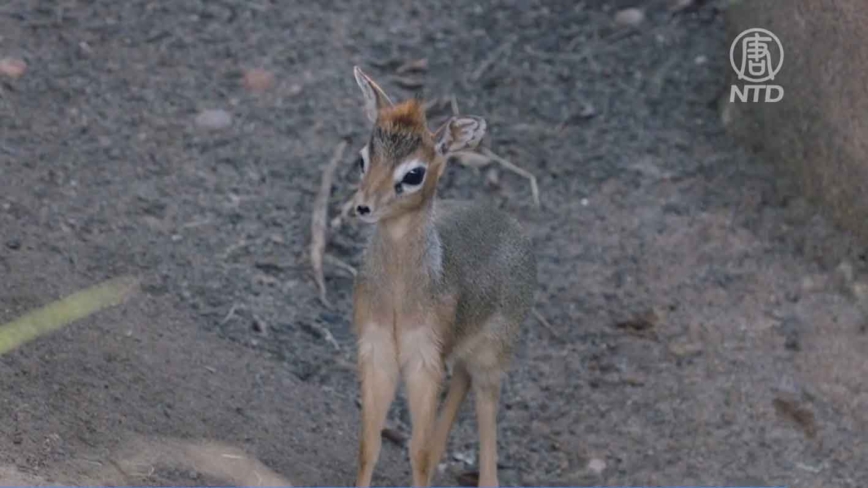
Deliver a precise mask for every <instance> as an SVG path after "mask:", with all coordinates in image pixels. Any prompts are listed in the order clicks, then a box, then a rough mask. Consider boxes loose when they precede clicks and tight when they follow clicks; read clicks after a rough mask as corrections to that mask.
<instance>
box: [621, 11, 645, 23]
mask: <svg viewBox="0 0 868 488" xmlns="http://www.w3.org/2000/svg"><path fill="white" fill-rule="evenodd" d="M644 21H645V12H643V11H642V10H641V9H638V8H625V9H624V10H619V11H618V13H616V14H615V23H616V24H620V25H627V26H631V27H636V26H637V25H639V24H641V23H642V22H644Z"/></svg>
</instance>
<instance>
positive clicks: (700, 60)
mask: <svg viewBox="0 0 868 488" xmlns="http://www.w3.org/2000/svg"><path fill="white" fill-rule="evenodd" d="M693 62H694V64H696V65H698V66H702V65H703V64H705V63H707V62H708V57H707V56H705V55H702V54H700V55H699V56H696V58H694V59H693Z"/></svg>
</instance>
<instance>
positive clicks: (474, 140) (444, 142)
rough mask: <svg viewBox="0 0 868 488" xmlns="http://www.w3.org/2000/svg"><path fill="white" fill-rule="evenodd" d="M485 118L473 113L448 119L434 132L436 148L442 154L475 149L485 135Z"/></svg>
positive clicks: (446, 154)
mask: <svg viewBox="0 0 868 488" xmlns="http://www.w3.org/2000/svg"><path fill="white" fill-rule="evenodd" d="M486 127H487V126H486V123H485V119H483V118H482V117H475V116H472V115H460V116H456V117H452V118H451V119H449V120H447V121H446V122H445V123H444V124H443V125H442V126H440V128H439V129H437V132H435V133H434V148H435V149H436V150H437V153H438V154H440V155H441V156H448V155H449V154H451V153H454V152H456V151H461V150H464V149H473V148H475V147H476V146H478V145H479V142H480V141H482V138H483V137H485V129H486Z"/></svg>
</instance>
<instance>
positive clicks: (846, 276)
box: [835, 261, 855, 286]
mask: <svg viewBox="0 0 868 488" xmlns="http://www.w3.org/2000/svg"><path fill="white" fill-rule="evenodd" d="M835 273H836V274H837V276H838V279H839V280H841V282H842V284H843V285H847V286H849V285H850V283H853V278H854V276H855V273H854V272H853V265H852V264H850V263H849V262H848V261H842V262H841V264H839V265H838V267H837V268H835Z"/></svg>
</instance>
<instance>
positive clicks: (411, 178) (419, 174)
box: [401, 167, 425, 186]
mask: <svg viewBox="0 0 868 488" xmlns="http://www.w3.org/2000/svg"><path fill="white" fill-rule="evenodd" d="M424 177H425V168H421V167H419V168H413V169H411V170H410V171H407V174H405V175H404V179H403V180H401V183H402V184H404V185H410V186H416V185H419V184H421V183H422V179H423V178H424Z"/></svg>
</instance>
